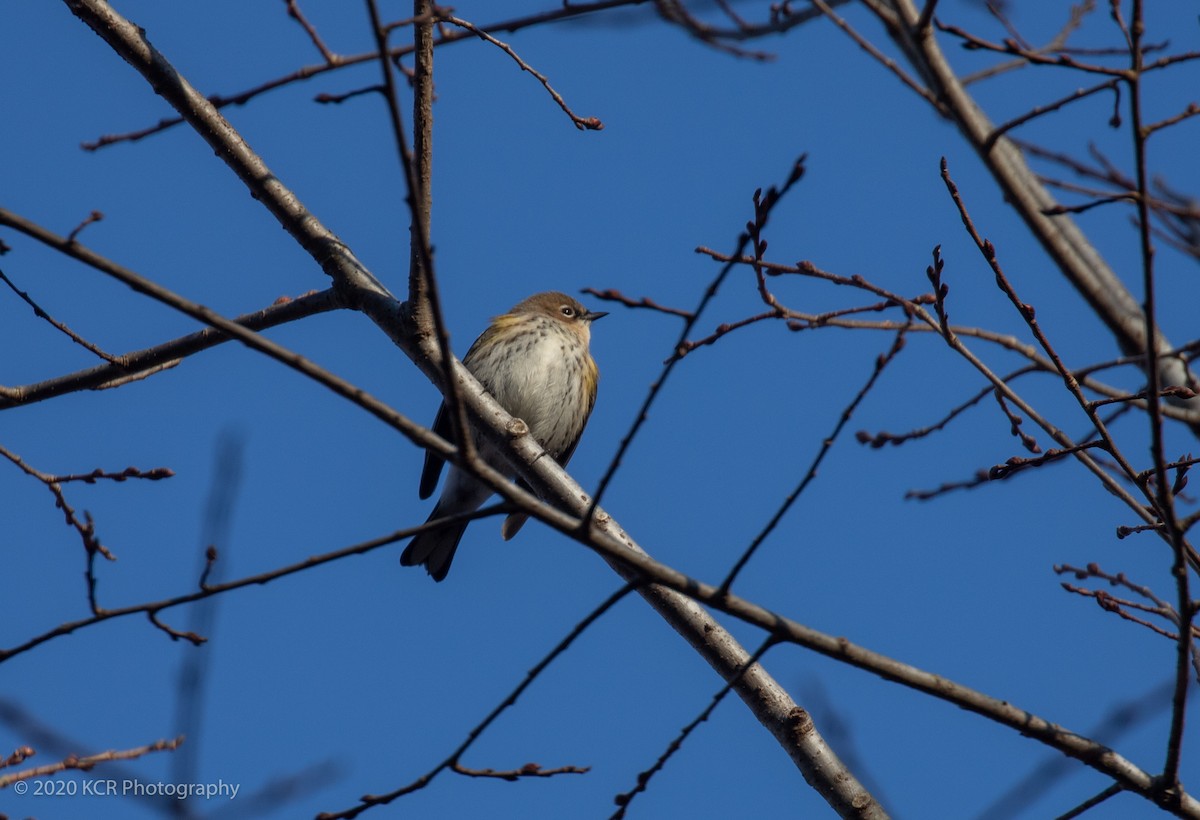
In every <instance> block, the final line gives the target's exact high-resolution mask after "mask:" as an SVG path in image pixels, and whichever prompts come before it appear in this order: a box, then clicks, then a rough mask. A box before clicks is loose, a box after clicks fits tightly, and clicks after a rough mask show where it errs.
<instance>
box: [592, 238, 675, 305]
mask: <svg viewBox="0 0 1200 820" xmlns="http://www.w3.org/2000/svg"><path fill="white" fill-rule="evenodd" d="M697 251H699V249H698V248H697ZM582 292H583V293H586V294H588V295H590V296H595V297H596V298H597V299H603V300H605V301H606V302H618V303H620V304H622V305H624V306H625V307H627V308H647V309H649V310H654V311H657V312H659V313H666V314H668V315H670V316H679V317H680V318H683V319H691V318H693V317H694V315H695V314H693V313H692V312H691V311H688V310H683V309H681V308H673V307H667V306H666V305H660V304H658V302H655V301H654V300H653V299H651V298H650V297H649V296H643V297H642V298H641V299H634V298H633V297H631V296H626V295H625V294H623V293H621V291H619V290H617V289H615V288H608V289H606V290H597V289H596V288H584V289H583V291H582Z"/></svg>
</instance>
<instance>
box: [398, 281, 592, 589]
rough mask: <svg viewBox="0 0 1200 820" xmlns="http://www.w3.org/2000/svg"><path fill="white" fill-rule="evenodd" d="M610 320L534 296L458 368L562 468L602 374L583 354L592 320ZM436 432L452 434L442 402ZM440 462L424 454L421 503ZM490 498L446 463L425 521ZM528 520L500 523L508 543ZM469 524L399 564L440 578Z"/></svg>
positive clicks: (424, 543) (490, 453) (482, 450)
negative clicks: (443, 478) (521, 423)
mask: <svg viewBox="0 0 1200 820" xmlns="http://www.w3.org/2000/svg"><path fill="white" fill-rule="evenodd" d="M607 315H608V314H607V313H597V312H595V311H589V310H588V309H587V308H585V307H584V306H583V305H581V304H579V302H577V301H575V300H574V299H572V298H571V297H570V296H567V295H566V294H565V293H558V292H555V291H551V292H548V293H537V294H534V295H533V296H530V297H529V298H528V299H526V300H525V301H523V302H520V303H519V304H517V305H516V306H514V307H513V308H512V310H510V311H509V312H508V313H505V314H503V315H502V316H497V317H495V318H494V319H492V323H491V324H490V325H488V329H487V330H485V331H484V332H483V334H482V335H481V336H480V337H479V338H478V339H476V340H475V343H474V344H473V345H471V349H470V350H468V351H467V355H466V358H464V359H463V365H464V366H465V367H466V368H467V369H468V370H470V371H471V373H473V374H474V376H475V378H477V379H479V382H480V383H481V384H482V385H483V386H484V387H485V388H487V391H488V392H489V393H491V394H492V396H493V397H494V398H495V399H496V401H498V402H500V405H501V406H502V407H503V408H504V409H505V410H507V411H508V412H509V414H510V415H512V416H513V417H515V418H519V419H521V420H523V421H524V422H525V423H526V424H527V425H528V426H529V432H530V433H531V434H532V435H533V437H534V438H535V439H537V441H538V443H539V444H541V445H542V447H543V448H544V449H545V450H546V452H547V453H549V454H550V456H551V458H553V459H554V460H555V461H557V462H558V463H559V464H562V465H566V463H567V461H568V460H569V459H570V458H571V454H572V453H574V452H575V445H577V444H578V443H579V437H580V436H581V435H582V434H583V428H584V426H585V425H586V424H587V420H588V416H589V415H590V414H591V412H592V406H593V405H594V404H595V403H596V384H597V382H598V381H599V380H600V371H599V370H598V369H597V368H596V362H595V361H594V360H593V359H592V354H591V353H590V352H589V351H588V342H589V341H590V340H591V337H592V334H591V324H592V322H594V321H596V320H597V319H600V318H602V317H604V316H607ZM433 429H434V432H436V433H437V434H438V435H439V436H442V437H443V438H449V437H450V433H451V427H450V418H449V415H448V413H447V411H446V404H445V402H443V403H442V406H441V407H440V408H439V409H438V414H437V418H436V419H435V420H434V422H433ZM475 444H476V447H477V448H478V452H479V454H480V455H481V456H482V457H483V458H484V459H485V460H486V461H487V462H488V464H490V465H492V466H493V467H494V468H495V469H497V470H499V471H501V472H503V473H505V474H506V475H508V476H510V477H512V476H513V475H514V472H513V470H512V468H511V467H509V465H508V463H507V461H505V459H504V457H503V456H502V455H500V454H499V453H497V452H495V451H494V450H493V449H492V448H491V447H489V446H488V445H487V444H486V443H485V442H484V441H483V439H482V437H480V436H479V435H478V434H477V433H476V434H475ZM442 463H443V461H442V459H441V458H440V457H439V456H437V455H435V454H433V453H432V452H426V453H425V469H424V470H422V471H421V488H420V494H421V498H429V496H430V495H431V494H432V493H433V490H434V488H435V487H436V486H437V482H438V476H439V475H440V474H441V472H442ZM491 494H492V491H491V490H490V489H488V487H487V485H485V484H483V483H481V482H480V481H478V480H476V479H475V478H473V477H472V476H471V475H469V474H468V473H465V472H463V471H462V470H460V469H458V468H457V467H455V466H453V465H451V467H450V476H449V478H447V479H446V486H445V488H444V489H443V490H442V495H441V498H439V499H438V503H437V506H435V507H434V508H433V512H432V513H430V515H429V518H428V519H427V520H429V521H432V520H433V519H435V518H441V517H443V516H447V515H455V514H457V513H465V512H473V511H474V510H477V509H479V507H480V506H481V505H482V504H483V502H484V501H486V500H487V498H488V496H490V495H491ZM525 519H526V516H525V515H523V514H521V513H513V514H512V515H510V516H508V518H507V519H505V521H504V524H503V525H502V527H501V528H500V534H501V535H502V536H503V537H504V540H505V541H507V540H508V539H510V538H512V537H513V536H514V535H516V534H517V530H519V529H520V528H521V525H522V524H524V523H525ZM467 523H468V522H467V521H459V522H456V523H452V524H446V525H445V526H444V527H440V528H438V529H434V530H429V531H427V532H423V533H420V534H418V535H417V536H416V537H414V538H413V540H412V542H411V543H409V545H408V547H406V548H405V550H404V554H403V555H401V556H400V563H401V564H403V565H404V566H406V567H411V566H416V565H417V564H424V565H425V569H426V570H428V571H429V574H430V575H432V576H433V580H435V581H440V580H442V579H443V578H445V577H446V573H447V572H449V571H450V562H451V561H453V560H454V551H455V550H456V549H458V542H459V541H460V540H461V539H462V536H463V532H464V531H465V530H466V529H467Z"/></svg>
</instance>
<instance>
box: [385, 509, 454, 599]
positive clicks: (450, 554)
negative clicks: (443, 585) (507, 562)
mask: <svg viewBox="0 0 1200 820" xmlns="http://www.w3.org/2000/svg"><path fill="white" fill-rule="evenodd" d="M441 515H442V511H441V505H440V504H439V505H438V506H436V507H434V508H433V512H432V513H431V514H430V516H429V519H428V521H432V520H434V519H435V518H439V517H440V516H441ZM428 521H427V522H426V523H428ZM469 523H470V519H469V518H468V519H463V520H461V521H452V522H449V523H447V524H444V525H442V526H441V527H438V528H436V529H432V530H427V531H425V532H422V533H418V534H417V535H416V536H414V537H413V540H412V541H409V542H408V546H407V547H405V548H404V552H403V554H401V556H400V564H401V565H402V566H406V567H415V566H417V565H418V564H424V565H425V570H426V571H427V572H428V573H429V574H430V575H431V576H433V580H435V581H441V580H442V579H443V578H445V577H446V573H447V572H449V571H450V562H451V561H453V560H454V553H455V551H456V550H457V549H458V542H459V541H461V540H462V537H463V533H464V532H466V529H467V524H469Z"/></svg>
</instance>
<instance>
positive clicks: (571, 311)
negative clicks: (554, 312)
mask: <svg viewBox="0 0 1200 820" xmlns="http://www.w3.org/2000/svg"><path fill="white" fill-rule="evenodd" d="M562 315H563V316H566V317H567V318H568V319H570V318H571V317H572V316H574V315H575V308H573V307H571V306H570V305H563V306H562Z"/></svg>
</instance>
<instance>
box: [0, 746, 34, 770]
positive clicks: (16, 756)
mask: <svg viewBox="0 0 1200 820" xmlns="http://www.w3.org/2000/svg"><path fill="white" fill-rule="evenodd" d="M35 754H37V752H36V751H35V750H34V748H33V747H32V746H18V747H17V748H16V749H15V750H14V751H13V753H12V754H10V755H9V756H8V757H6V758H5V759H4V760H0V769H3V768H5V767H7V766H17V765H20V764H21V763H23V762H24V761H25V760H28V759H29V758H31V757H33V756H34V755H35Z"/></svg>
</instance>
